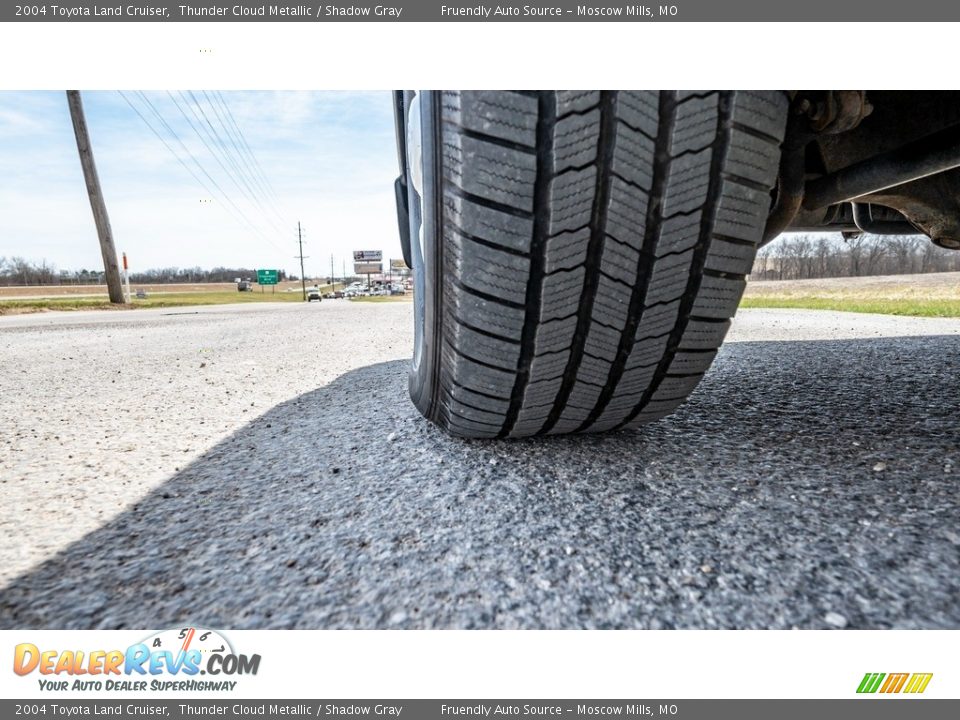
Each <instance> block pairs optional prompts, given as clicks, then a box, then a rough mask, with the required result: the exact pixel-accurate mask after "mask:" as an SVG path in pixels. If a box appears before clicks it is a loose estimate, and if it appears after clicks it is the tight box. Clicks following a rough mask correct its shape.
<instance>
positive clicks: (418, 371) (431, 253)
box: [404, 91, 443, 419]
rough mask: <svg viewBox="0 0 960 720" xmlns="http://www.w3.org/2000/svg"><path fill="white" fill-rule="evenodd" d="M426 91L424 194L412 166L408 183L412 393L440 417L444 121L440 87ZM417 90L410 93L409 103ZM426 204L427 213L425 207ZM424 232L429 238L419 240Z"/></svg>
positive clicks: (423, 99)
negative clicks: (441, 150)
mask: <svg viewBox="0 0 960 720" xmlns="http://www.w3.org/2000/svg"><path fill="white" fill-rule="evenodd" d="M419 95H420V99H419V102H420V124H421V137H422V143H423V145H422V153H423V198H422V203H421V199H420V198H418V197H417V192H416V190H415V189H414V187H413V183H412V182H411V180H410V169H409V167H408V168H407V171H406V172H407V187H408V193H409V207H410V245H411V254H412V256H413V273H414V313H415V314H416V318H415V322H416V323H417V331H416V332H415V339H414V343H415V346H416V347H415V348H414V359H413V363H412V366H411V369H410V377H409V385H410V397H411V399H412V400H413V403H414V405H416V406H417V409H419V410H420V412H421V413H422V414H423V415H424V417H426V418H428V419H435V410H436V405H437V395H438V384H439V378H438V373H439V367H440V357H439V355H440V343H441V337H442V334H441V327H440V319H441V311H440V303H441V281H440V273H441V267H442V262H443V260H442V256H441V243H440V239H439V238H440V221H441V207H440V202H441V187H440V178H441V172H440V158H439V145H440V137H439V133H440V125H439V121H438V118H439V116H438V111H439V105H438V102H439V93H438V92H433V91H423V92H421V93H419ZM412 97H413V93H411V92H409V91H408V92H405V93H404V105H405V107H406V106H407V103H408V102H409V101H410V100H411V98H412ZM420 207H422V217H418V216H419V215H420V211H419V208H420ZM421 225H422V232H423V243H422V252H421V243H420V241H419V237H420V235H419V234H420V232H421Z"/></svg>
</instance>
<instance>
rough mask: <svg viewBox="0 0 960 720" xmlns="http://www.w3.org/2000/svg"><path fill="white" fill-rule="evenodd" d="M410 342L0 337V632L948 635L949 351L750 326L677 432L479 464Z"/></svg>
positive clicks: (246, 327) (905, 324)
mask: <svg viewBox="0 0 960 720" xmlns="http://www.w3.org/2000/svg"><path fill="white" fill-rule="evenodd" d="M410 314H411V306H410V305H409V304H407V303H402V304H369V303H367V304H365V303H350V302H346V301H326V302H323V303H321V304H314V305H309V306H308V305H299V304H284V305H249V306H242V307H239V306H223V307H214V308H202V309H199V310H193V309H183V310H155V311H154V310H148V311H136V312H116V313H112V312H101V313H90V312H76V313H49V314H43V315H34V316H20V317H3V318H0V397H2V398H3V402H2V403H0V427H2V428H3V433H2V435H0V627H5V628H11V627H36V628H42V627H55V628H121V627H128V628H160V627H167V626H179V625H182V624H184V623H187V622H192V623H197V624H201V625H205V626H209V627H230V628H268V627H269V628H273V627H278V628H279V627H302V628H353V627H396V628H423V627H428V628H430V627H435V628H491V627H494V628H516V627H519V628H597V627H603V628H606V627H610V628H619V627H638V628H791V627H800V628H830V627H848V628H886V627H897V628H923V627H939V628H957V627H960V482H958V481H960V448H958V443H960V426H958V418H960V412H958V410H960V379H958V374H957V360H958V358H960V321H956V320H932V319H909V318H893V317H880V316H867V315H852V314H843V313H825V312H797V311H742V312H741V313H740V315H739V316H738V318H737V321H736V324H735V327H734V330H733V332H732V333H731V337H730V342H728V343H727V345H726V346H725V347H724V349H723V351H722V352H721V355H720V357H719V359H718V361H717V363H716V365H715V367H714V369H713V370H712V371H711V373H710V374H709V375H708V377H707V378H706V380H705V381H704V382H703V384H702V385H701V386H700V388H699V390H698V391H697V392H696V394H695V395H694V397H693V398H692V399H691V400H690V401H689V402H688V403H687V404H685V405H684V406H683V407H682V408H681V410H680V411H679V412H678V413H676V414H675V415H674V416H673V417H671V418H668V419H666V420H662V421H660V422H659V423H656V424H654V425H652V426H648V427H647V428H645V429H642V430H640V431H631V432H621V433H618V434H612V435H606V436H583V437H575V438H569V437H568V438H548V439H541V440H534V441H511V442H490V441H462V440H456V439H452V438H450V437H448V436H446V435H444V434H443V433H442V432H440V431H438V430H437V429H436V428H434V427H433V426H431V425H430V424H429V423H427V422H426V421H424V420H423V419H421V418H420V416H419V415H418V413H417V412H416V410H415V409H414V408H413V406H412V405H411V404H410V403H409V402H408V400H407V396H406V392H407V391H406V365H407V360H406V358H407V357H408V356H409V354H410V350H411V336H412V331H411V319H410Z"/></svg>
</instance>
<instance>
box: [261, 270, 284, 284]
mask: <svg viewBox="0 0 960 720" xmlns="http://www.w3.org/2000/svg"><path fill="white" fill-rule="evenodd" d="M278 274H279V273H278V272H277V271H276V270H257V284H258V285H276V284H277V276H278Z"/></svg>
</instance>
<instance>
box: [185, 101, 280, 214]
mask: <svg viewBox="0 0 960 720" xmlns="http://www.w3.org/2000/svg"><path fill="white" fill-rule="evenodd" d="M187 94H188V95H189V96H190V98H191V99H192V100H193V104H194V106H195V107H196V109H197V110H199V111H200V115H201V116H202V117H203V120H204V121H205V122H206V123H207V125H208V126H209V128H210V133H211V136H212V137H213V138H214V141H215V142H216V143H218V144H219V145H220V148H221V151H222V152H223V156H224V157H225V158H226V159H227V161H228V162H229V163H230V164H231V165H232V166H233V167H234V169H235V170H236V172H237V175H238V176H239V177H240V179H241V180H242V181H243V183H244V184H245V185H246V186H247V189H248V191H249V192H250V195H251V197H254V196H255V195H256V193H255V192H254V190H253V188H252V187H251V186H250V183H249V182H247V179H246V176H245V175H244V173H243V171H242V170H241V169H240V166H239V165H238V164H237V162H236V160H235V159H234V158H233V156H232V154H231V153H230V150H229V148H228V147H227V144H226V143H225V142H224V141H223V138H222V137H221V136H220V133H219V132H218V131H217V129H216V128H215V127H214V126H213V123H212V122H211V120H210V118H209V117H208V115H207V112H206V110H204V109H203V105H202V104H201V103H200V101H199V100H198V99H197V96H196V95H194V94H193V91H192V90H188V91H187ZM191 109H192V108H191ZM198 122H199V118H198ZM255 202H256V204H257V205H259V206H260V209H261V210H262V211H263V212H264V213H266V212H267V210H266V208H265V207H264V206H263V204H262V203H261V202H260V200H259V199H255ZM270 222H271V223H272V222H273V220H272V219H271V220H270ZM277 229H278V230H279V229H281V228H279V227H278V228H277Z"/></svg>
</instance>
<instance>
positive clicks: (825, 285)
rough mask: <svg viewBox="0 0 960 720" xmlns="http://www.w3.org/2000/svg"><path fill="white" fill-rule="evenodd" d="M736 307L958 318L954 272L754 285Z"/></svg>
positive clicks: (959, 290) (958, 280) (958, 279)
mask: <svg viewBox="0 0 960 720" xmlns="http://www.w3.org/2000/svg"><path fill="white" fill-rule="evenodd" d="M740 307H742V308H789V309H802V310H840V311H845V312H855V313H875V314H880V315H912V316H914V317H960V273H955V272H949V273H926V274H922V275H886V276H884V275H874V276H868V277H854V278H824V279H820V280H766V281H754V282H748V283H747V291H746V292H745V293H744V296H743V301H742V302H741V303H740Z"/></svg>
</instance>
